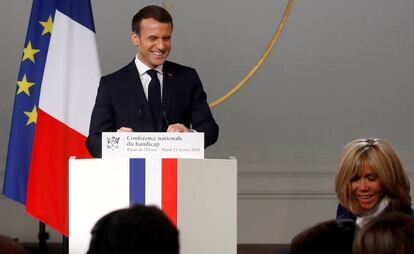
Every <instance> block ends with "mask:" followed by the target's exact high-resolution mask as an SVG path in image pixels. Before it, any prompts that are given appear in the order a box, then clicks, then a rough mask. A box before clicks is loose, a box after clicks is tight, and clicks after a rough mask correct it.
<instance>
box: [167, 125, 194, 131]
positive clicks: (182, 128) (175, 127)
mask: <svg viewBox="0 0 414 254" xmlns="http://www.w3.org/2000/svg"><path fill="white" fill-rule="evenodd" d="M167 132H190V129H188V128H187V127H185V125H184V124H180V123H175V124H171V125H170V126H168V129H167Z"/></svg>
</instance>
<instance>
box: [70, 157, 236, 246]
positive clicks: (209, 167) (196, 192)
mask: <svg viewBox="0 0 414 254" xmlns="http://www.w3.org/2000/svg"><path fill="white" fill-rule="evenodd" d="M171 165H172V166H171ZM164 166H165V167H167V166H168V167H173V168H175V170H174V169H173V170H171V169H170V168H163V167H164ZM133 203H141V204H146V205H157V206H159V207H160V208H161V209H162V210H163V211H164V212H166V214H167V216H168V217H169V218H170V219H172V220H173V222H174V223H176V225H177V227H178V230H179V237H180V253H181V254H194V253H197V254H236V253H237V161H236V160H235V159H229V160H221V159H132V158H105V159H71V160H69V239H70V240H69V253H70V254H78V253H79V254H80V253H82V254H84V253H86V251H87V250H88V247H89V242H90V238H91V234H90V232H91V229H92V227H93V225H94V224H95V223H96V222H97V220H98V219H99V218H101V217H102V216H103V215H105V214H107V213H109V212H110V211H113V210H116V209H120V208H126V207H128V206H130V205H131V204H133Z"/></svg>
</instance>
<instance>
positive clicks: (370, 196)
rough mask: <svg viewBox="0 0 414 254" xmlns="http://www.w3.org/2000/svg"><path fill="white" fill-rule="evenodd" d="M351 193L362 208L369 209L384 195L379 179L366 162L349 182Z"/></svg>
mask: <svg viewBox="0 0 414 254" xmlns="http://www.w3.org/2000/svg"><path fill="white" fill-rule="evenodd" d="M351 189H352V194H353V195H354V197H355V198H356V200H357V201H358V203H359V205H360V206H361V208H362V209H364V210H367V211H368V210H371V209H372V208H374V207H375V206H376V205H377V204H378V203H379V202H380V201H381V200H382V198H383V197H384V191H383V188H382V184H381V181H380V179H379V178H378V176H377V175H376V174H374V172H373V171H372V168H371V166H369V165H368V163H364V164H363V166H362V168H361V169H360V171H359V172H358V175H356V176H355V177H354V178H353V179H352V182H351Z"/></svg>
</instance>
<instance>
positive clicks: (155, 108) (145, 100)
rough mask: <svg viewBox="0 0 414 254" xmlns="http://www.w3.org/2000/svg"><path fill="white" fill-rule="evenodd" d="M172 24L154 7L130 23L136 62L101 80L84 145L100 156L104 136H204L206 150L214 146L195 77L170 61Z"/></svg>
mask: <svg viewBox="0 0 414 254" xmlns="http://www.w3.org/2000/svg"><path fill="white" fill-rule="evenodd" d="M172 30H173V22H172V18H171V15H170V14H169V13H168V12H167V11H166V10H165V9H163V8H161V7H159V6H155V5H150V6H147V7H144V8H143V9H141V10H140V11H139V12H138V13H137V14H136V15H135V16H134V18H133V19H132V35H131V40H132V43H133V44H134V45H136V46H137V55H136V58H135V59H134V60H133V61H132V62H131V63H129V64H128V65H127V66H125V67H123V68H122V69H120V70H118V71H116V72H114V73H112V74H109V75H107V76H104V77H102V78H101V81H100V84H99V89H98V95H97V97H96V102H95V107H94V109H93V112H92V117H91V124H90V128H89V136H88V138H87V140H86V146H87V147H88V149H89V151H90V153H91V154H92V155H93V156H94V157H101V153H102V150H101V140H102V136H101V134H102V132H113V131H118V132H159V131H167V132H191V131H196V132H204V143H205V147H207V146H209V145H212V144H214V143H215V142H216V140H217V137H218V125H217V124H216V122H215V120H214V118H213V116H212V114H211V111H210V108H209V106H208V104H207V96H206V93H205V92H204V90H203V86H202V84H201V81H200V78H199V77H198V74H197V72H196V71H195V70H194V69H193V68H190V67H186V66H182V65H179V64H176V63H173V62H169V61H166V59H167V56H168V54H169V53H170V50H171V34H172Z"/></svg>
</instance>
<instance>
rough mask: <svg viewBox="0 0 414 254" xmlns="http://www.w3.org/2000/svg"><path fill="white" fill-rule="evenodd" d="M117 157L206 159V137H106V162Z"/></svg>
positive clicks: (149, 134) (134, 134)
mask: <svg viewBox="0 0 414 254" xmlns="http://www.w3.org/2000/svg"><path fill="white" fill-rule="evenodd" d="M117 157H118V158H119V157H123V158H125V157H127V158H187V159H204V133H203V132H185V133H183V132H174V133H172V132H171V133H168V132H104V133H102V158H117Z"/></svg>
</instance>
